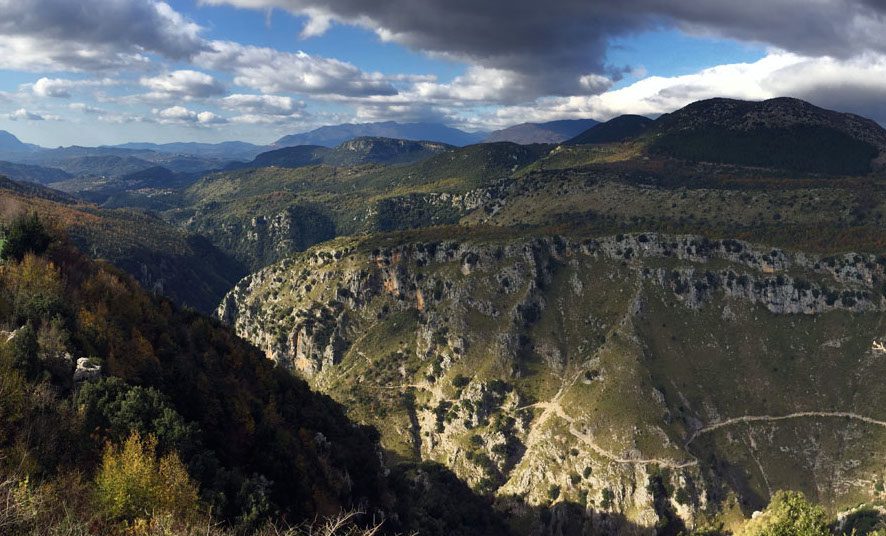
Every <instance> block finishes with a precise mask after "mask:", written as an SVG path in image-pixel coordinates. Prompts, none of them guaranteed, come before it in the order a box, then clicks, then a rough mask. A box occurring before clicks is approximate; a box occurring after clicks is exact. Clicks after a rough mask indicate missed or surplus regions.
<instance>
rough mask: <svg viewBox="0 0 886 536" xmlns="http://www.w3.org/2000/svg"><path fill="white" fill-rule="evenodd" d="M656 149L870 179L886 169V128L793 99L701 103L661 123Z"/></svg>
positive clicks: (654, 133)
mask: <svg viewBox="0 0 886 536" xmlns="http://www.w3.org/2000/svg"><path fill="white" fill-rule="evenodd" d="M649 151H650V152H651V153H653V154H661V155H666V156H672V157H676V158H680V159H684V160H694V161H706V162H717V163H724V164H736V165H742V166H753V167H765V168H775V169H784V170H789V171H795V172H805V173H821V174H835V175H863V174H866V173H868V172H870V171H871V170H872V169H873V167H880V166H883V165H886V130H884V129H883V128H882V127H881V126H880V125H878V124H877V123H875V122H874V121H871V120H870V119H866V118H864V117H860V116H857V115H853V114H847V113H840V112H834V111H830V110H825V109H823V108H819V107H817V106H813V105H812V104H809V103H808V102H804V101H801V100H798V99H791V98H778V99H771V100H767V101H762V102H747V101H739V100H732V99H710V100H705V101H699V102H696V103H693V104H690V105H689V106H686V107H685V108H682V109H680V110H677V111H676V112H673V113H670V114H666V115H663V116H661V117H660V118H659V119H657V120H656V121H655V123H654V125H653V127H652V129H651V132H650V141H649Z"/></svg>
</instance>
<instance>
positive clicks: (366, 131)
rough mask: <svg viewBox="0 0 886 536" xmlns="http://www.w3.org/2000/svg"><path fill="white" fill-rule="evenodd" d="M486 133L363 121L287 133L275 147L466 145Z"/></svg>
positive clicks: (420, 124)
mask: <svg viewBox="0 0 886 536" xmlns="http://www.w3.org/2000/svg"><path fill="white" fill-rule="evenodd" d="M486 135H487V133H485V132H465V131H463V130H459V129H457V128H452V127H448V126H446V125H443V124H441V123H396V122H394V121H387V122H384V123H359V124H351V123H348V124H343V125H331V126H325V127H320V128H317V129H314V130H312V131H310V132H304V133H301V134H292V135H289V136H283V137H282V138H280V139H279V140H277V141H276V142H274V144H273V145H274V147H292V146H295V145H322V146H323V147H336V146H338V145H340V144H342V143H344V142H346V141H348V140H352V139H354V138H361V137H367V136H369V137H382V138H396V139H402V140H414V141H419V140H427V141H436V142H440V143H448V144H449V145H457V146H465V145H471V144H473V143H479V142H480V141H482V140H483V138H485V137H486Z"/></svg>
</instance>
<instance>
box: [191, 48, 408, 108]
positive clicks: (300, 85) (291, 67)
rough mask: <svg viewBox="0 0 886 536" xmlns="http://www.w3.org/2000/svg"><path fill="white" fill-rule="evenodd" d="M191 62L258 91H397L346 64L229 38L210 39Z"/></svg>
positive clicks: (356, 93) (347, 93)
mask: <svg viewBox="0 0 886 536" xmlns="http://www.w3.org/2000/svg"><path fill="white" fill-rule="evenodd" d="M194 62H195V63H196V64H197V65H200V66H202V67H203V68H205V69H214V70H220V71H227V72H231V73H233V74H234V83H235V84H237V85H238V86H241V87H249V88H253V89H256V90H258V91H261V92H262V93H286V92H295V93H305V94H311V95H329V94H332V95H345V96H368V95H393V94H396V93H397V90H396V89H395V88H394V86H393V85H391V83H390V82H389V81H388V80H386V79H385V78H384V77H383V76H382V75H380V74H377V73H373V74H369V73H364V72H362V71H361V70H360V69H358V68H356V67H354V66H353V65H351V64H350V63H347V62H344V61H340V60H336V59H332V58H323V57H319V56H312V55H310V54H307V53H305V52H294V53H293V52H281V51H278V50H275V49H272V48H266V47H256V46H248V45H241V44H239V43H234V42H232V41H213V42H212V50H208V51H204V52H201V53H200V54H198V55H197V56H196V58H195V59H194Z"/></svg>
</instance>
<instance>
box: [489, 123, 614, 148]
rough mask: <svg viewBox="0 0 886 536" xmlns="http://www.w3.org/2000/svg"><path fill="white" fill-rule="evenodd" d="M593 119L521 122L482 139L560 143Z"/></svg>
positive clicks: (522, 142) (586, 127)
mask: <svg viewBox="0 0 886 536" xmlns="http://www.w3.org/2000/svg"><path fill="white" fill-rule="evenodd" d="M597 123H598V121H595V120H594V119H563V120H560V121H549V122H547V123H521V124H519V125H514V126H512V127H508V128H505V129H502V130H496V131H495V132H492V133H491V134H489V136H488V137H487V138H486V139H485V140H483V141H484V142H486V143H493V142H498V141H510V142H513V143H520V144H523V145H526V144H530V143H561V142H564V141H566V140H568V139H569V138H572V137H573V136H575V135H577V134H580V133H582V132H584V131H585V130H587V129H589V128H591V127H593V126H594V125H596V124H597Z"/></svg>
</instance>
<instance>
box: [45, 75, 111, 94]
mask: <svg viewBox="0 0 886 536" xmlns="http://www.w3.org/2000/svg"><path fill="white" fill-rule="evenodd" d="M116 83H117V82H116V81H115V80H112V79H110V78H104V79H101V80H68V79H65V78H46V77H43V78H41V79H39V80H37V81H36V82H34V83H33V84H31V85H30V86H29V87H30V89H31V92H32V93H34V95H37V96H38V97H55V98H61V99H68V98H70V97H71V91H72V90H74V89H76V88H83V87H96V86H110V85H114V84H116Z"/></svg>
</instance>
